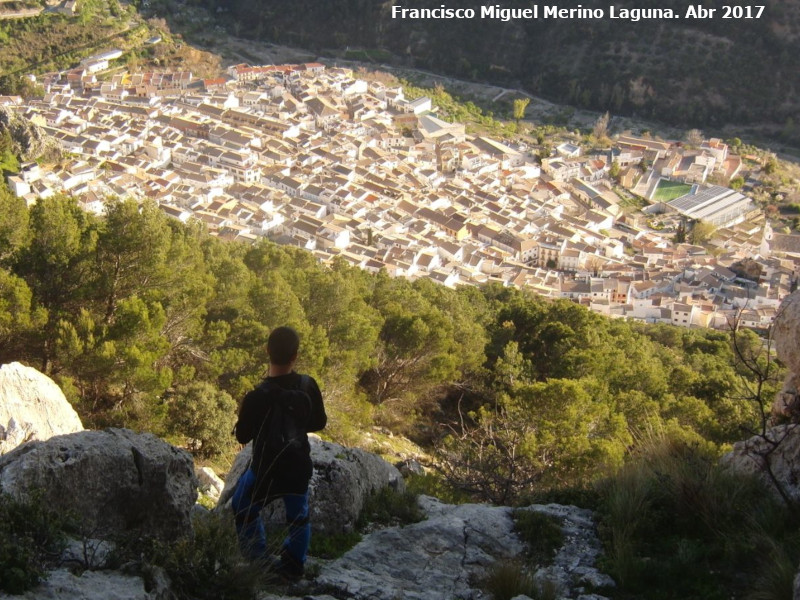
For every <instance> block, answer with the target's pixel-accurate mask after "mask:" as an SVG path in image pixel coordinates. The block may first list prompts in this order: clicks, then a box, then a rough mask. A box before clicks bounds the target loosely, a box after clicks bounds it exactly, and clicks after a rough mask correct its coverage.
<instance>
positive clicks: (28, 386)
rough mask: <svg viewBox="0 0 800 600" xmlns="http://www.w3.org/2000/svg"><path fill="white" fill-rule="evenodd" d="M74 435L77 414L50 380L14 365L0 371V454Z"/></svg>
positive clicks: (35, 371) (77, 426)
mask: <svg viewBox="0 0 800 600" xmlns="http://www.w3.org/2000/svg"><path fill="white" fill-rule="evenodd" d="M76 431H83V425H82V424H81V420H80V418H79V417H78V413H76V412H75V409H73V408H72V405H71V404H70V403H69V402H67V399H66V398H65V397H64V393H63V392H62V391H61V388H59V387H58V385H56V383H55V382H54V381H53V380H52V379H50V378H49V377H47V376H46V375H43V374H42V373H40V372H39V371H37V370H36V369H33V368H31V367H26V366H25V365H22V364H20V363H17V362H14V363H10V364H7V365H3V366H1V367H0V454H5V453H7V452H10V451H11V450H13V449H14V448H16V447H17V446H19V445H20V444H22V443H24V442H28V441H33V440H46V439H48V438H51V437H53V436H54V435H60V434H63V433H74V432H76Z"/></svg>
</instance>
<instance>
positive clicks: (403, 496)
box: [358, 487, 425, 528]
mask: <svg viewBox="0 0 800 600" xmlns="http://www.w3.org/2000/svg"><path fill="white" fill-rule="evenodd" d="M424 518H425V515H424V514H423V513H422V510H421V509H420V508H419V505H418V504H417V494H415V493H414V492H411V491H408V490H406V491H404V492H398V491H397V490H395V489H393V488H390V487H384V488H381V489H380V490H378V491H377V492H375V493H373V494H371V495H370V496H369V497H368V498H367V500H366V501H365V502H364V507H363V508H362V510H361V514H360V515H359V519H358V526H359V528H364V527H366V526H367V525H368V524H370V523H375V524H378V525H384V526H388V525H408V524H409V523H418V522H419V521H422V519H424Z"/></svg>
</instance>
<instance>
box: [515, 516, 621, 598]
mask: <svg viewBox="0 0 800 600" xmlns="http://www.w3.org/2000/svg"><path fill="white" fill-rule="evenodd" d="M527 510H535V511H536V512H540V513H543V514H546V515H549V516H551V517H555V518H557V519H559V520H560V521H561V523H562V525H561V529H562V532H563V534H564V545H563V546H562V547H561V548H560V549H559V550H558V552H557V554H556V556H555V558H554V559H553V563H552V564H551V565H549V566H547V567H544V568H542V569H539V571H537V572H536V575H535V578H536V580H537V581H538V580H547V581H550V582H552V583H554V584H556V587H557V588H558V589H559V590H561V591H562V593H565V592H571V591H573V590H574V591H577V592H583V591H584V589H585V588H588V589H598V588H613V587H615V585H616V584H615V583H614V580H613V579H611V577H609V576H608V575H606V574H605V573H601V572H600V571H598V570H597V568H596V567H595V563H596V562H597V559H598V558H599V557H600V555H601V554H602V553H603V547H602V544H601V543H600V540H599V539H598V538H597V536H596V535H595V533H594V519H593V518H592V511H590V510H587V509H583V508H577V507H575V506H562V505H559V504H548V505H546V506H542V505H534V506H530V507H528V509H527ZM569 597H572V596H571V595H570V596H569ZM580 597H584V598H586V599H588V598H590V597H591V598H597V599H599V598H601V596H580Z"/></svg>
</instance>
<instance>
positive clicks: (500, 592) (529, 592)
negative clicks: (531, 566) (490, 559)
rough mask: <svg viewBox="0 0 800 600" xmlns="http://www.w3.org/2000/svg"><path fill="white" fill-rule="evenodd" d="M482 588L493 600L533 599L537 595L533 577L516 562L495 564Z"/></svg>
mask: <svg viewBox="0 0 800 600" xmlns="http://www.w3.org/2000/svg"><path fill="white" fill-rule="evenodd" d="M483 587H484V589H485V590H486V591H487V592H488V593H489V594H490V595H491V597H492V598H493V599H494V600H511V598H516V597H517V596H520V595H524V596H528V597H530V598H535V597H536V594H537V590H536V583H535V582H534V580H533V576H532V575H531V574H530V573H529V572H528V571H527V570H526V569H525V567H524V566H523V565H521V564H519V563H517V562H506V563H495V565H494V566H493V567H492V569H491V570H490V571H489V575H488V576H487V577H486V581H485V583H484V586H483Z"/></svg>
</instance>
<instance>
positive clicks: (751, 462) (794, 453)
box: [720, 423, 800, 502]
mask: <svg viewBox="0 0 800 600" xmlns="http://www.w3.org/2000/svg"><path fill="white" fill-rule="evenodd" d="M766 438H767V439H764V438H762V437H760V436H754V437H752V438H750V439H749V440H744V441H742V442H736V443H735V444H734V445H733V450H731V451H730V452H728V453H727V454H726V455H724V456H723V457H722V459H721V460H720V463H721V464H722V465H723V466H725V467H728V468H730V469H733V470H735V471H739V472H741V473H750V474H754V475H756V476H757V477H759V478H760V479H761V480H763V482H764V485H765V487H767V488H768V489H770V490H773V491H775V487H774V485H773V483H772V480H771V479H770V477H769V476H768V475H767V472H766V470H765V466H764V465H765V462H764V461H765V460H766V461H768V462H769V465H770V467H771V469H772V472H773V474H774V475H775V477H776V478H777V480H778V481H779V482H780V483H781V486H782V487H783V489H784V490H785V491H786V493H787V494H788V495H789V497H790V498H792V499H793V500H794V501H795V502H800V424H796V423H792V424H787V425H778V426H777V427H772V428H771V429H769V430H768V431H767V434H766ZM773 442H778V444H779V445H778V448H777V450H774V449H773ZM776 493H777V492H776Z"/></svg>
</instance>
